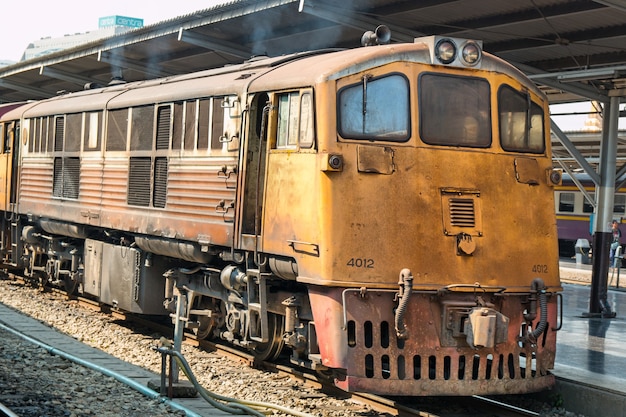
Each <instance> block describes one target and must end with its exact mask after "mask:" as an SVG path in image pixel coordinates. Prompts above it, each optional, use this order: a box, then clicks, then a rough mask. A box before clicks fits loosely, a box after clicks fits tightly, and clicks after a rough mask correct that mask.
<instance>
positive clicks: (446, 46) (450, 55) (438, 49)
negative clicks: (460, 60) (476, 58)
mask: <svg viewBox="0 0 626 417" xmlns="http://www.w3.org/2000/svg"><path fill="white" fill-rule="evenodd" d="M435 54H436V56H437V59H438V60H439V62H441V63H442V64H449V63H451V62H452V61H454V59H455V58H456V45H455V44H454V42H452V41H451V40H450V39H445V38H444V39H441V40H440V41H439V42H437V45H436V46H435Z"/></svg>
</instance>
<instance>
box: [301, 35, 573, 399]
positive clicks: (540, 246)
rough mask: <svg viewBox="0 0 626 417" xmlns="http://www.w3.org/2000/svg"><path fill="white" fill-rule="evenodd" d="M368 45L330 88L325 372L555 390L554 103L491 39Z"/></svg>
mask: <svg viewBox="0 0 626 417" xmlns="http://www.w3.org/2000/svg"><path fill="white" fill-rule="evenodd" d="M370 49H372V50H373V52H372V53H371V56H370V57H369V59H368V61H367V62H363V61H358V62H355V63H354V65H352V66H351V67H349V68H346V69H344V70H343V71H341V74H340V75H338V76H337V77H336V78H334V79H332V77H330V78H331V80H330V81H329V82H328V85H327V87H328V90H327V91H326V92H325V93H321V94H318V110H319V112H320V114H319V115H318V128H319V129H320V131H319V137H320V138H329V139H328V143H325V144H322V143H321V140H320V149H323V148H324V147H325V146H326V147H327V154H328V163H327V164H325V165H323V167H322V170H323V171H324V178H323V181H322V185H321V187H322V189H323V191H322V193H323V195H324V196H325V198H324V207H323V210H325V211H326V214H327V215H326V216H325V217H324V220H323V224H322V230H323V232H322V234H323V237H322V238H321V242H322V244H321V245H320V248H321V252H322V253H321V255H320V260H321V265H322V267H321V269H320V270H319V271H315V270H313V268H311V269H309V268H308V264H307V262H306V261H303V262H301V263H300V264H299V268H300V274H301V279H302V280H306V279H307V278H306V277H307V276H309V277H311V278H309V282H310V283H312V284H317V285H312V286H311V287H310V288H309V295H310V300H311V308H312V312H313V317H314V320H315V328H316V337H317V342H318V345H319V348H320V355H321V361H322V364H323V365H324V366H325V367H328V368H331V369H333V370H334V371H335V377H336V383H337V385H338V386H340V387H341V388H344V389H346V390H349V391H367V392H377V393H384V394H392V395H473V394H513V393H523V392H532V391H539V390H542V389H545V388H547V387H549V386H551V385H552V384H553V382H554V379H553V376H552V375H550V373H549V370H550V369H551V368H552V366H553V363H554V356H555V347H556V328H557V327H558V323H557V321H558V320H557V317H558V307H559V306H558V301H559V296H558V293H559V292H560V291H561V287H560V282H559V276H558V251H557V239H556V227H555V218H554V211H553V191H554V186H555V185H556V184H558V182H559V180H560V177H559V173H558V172H557V171H553V169H552V163H551V159H550V150H549V140H548V139H549V137H548V133H549V121H548V117H547V116H546V115H547V111H548V107H547V101H546V98H545V97H544V95H543V94H542V93H541V92H539V90H538V89H536V88H535V87H534V86H533V85H532V83H530V82H529V81H527V80H526V79H525V78H524V76H523V75H522V74H521V73H519V72H517V71H516V70H515V69H513V68H512V67H510V66H509V65H507V64H505V63H504V62H502V61H500V60H498V59H496V58H493V57H491V56H489V55H488V54H483V52H482V50H481V49H480V43H478V42H473V41H465V40H460V39H450V38H445V39H439V38H435V37H431V38H428V39H419V40H416V43H415V44H414V45H387V46H374V47H371V48H370ZM326 95H327V96H328V97H335V98H336V107H335V108H334V111H333V110H332V106H329V107H330V108H331V110H330V111H326V112H325V113H324V111H325V110H324V109H322V108H320V107H319V106H320V103H319V97H326ZM324 105H325V104H324ZM322 106H323V105H322ZM335 126H336V131H334V130H333V128H334V127H335ZM323 129H327V130H326V131H324V130H323ZM316 274H317V276H316Z"/></svg>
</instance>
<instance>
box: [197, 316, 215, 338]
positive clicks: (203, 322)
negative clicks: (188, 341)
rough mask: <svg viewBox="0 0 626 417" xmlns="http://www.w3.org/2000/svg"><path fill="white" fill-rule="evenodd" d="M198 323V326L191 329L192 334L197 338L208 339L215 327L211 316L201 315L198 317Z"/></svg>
mask: <svg viewBox="0 0 626 417" xmlns="http://www.w3.org/2000/svg"><path fill="white" fill-rule="evenodd" d="M198 323H200V326H198V327H196V328H194V329H193V332H194V334H195V335H196V337H197V338H198V339H210V338H211V335H212V334H213V329H215V323H214V321H213V320H212V319H211V317H207V316H201V317H198Z"/></svg>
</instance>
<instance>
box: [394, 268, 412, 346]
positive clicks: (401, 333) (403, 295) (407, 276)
mask: <svg viewBox="0 0 626 417" xmlns="http://www.w3.org/2000/svg"><path fill="white" fill-rule="evenodd" d="M398 284H399V285H400V293H399V294H398V298H399V299H400V300H399V302H398V309H397V310H396V315H395V321H394V324H395V326H396V335H397V336H398V339H407V338H408V337H409V331H408V330H407V328H406V325H405V324H404V315H405V313H406V310H407V308H408V306H409V298H411V292H412V291H413V275H412V274H411V270H410V269H408V268H404V269H403V270H402V271H400V279H399V282H398Z"/></svg>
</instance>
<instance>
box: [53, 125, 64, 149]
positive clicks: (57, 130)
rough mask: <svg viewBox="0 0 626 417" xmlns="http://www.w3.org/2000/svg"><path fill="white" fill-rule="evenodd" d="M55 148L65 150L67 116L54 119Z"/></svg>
mask: <svg viewBox="0 0 626 417" xmlns="http://www.w3.org/2000/svg"><path fill="white" fill-rule="evenodd" d="M54 123H55V126H54V150H55V151H59V152H60V151H62V150H63V134H64V132H65V118H63V117H58V118H56V120H55V121H54Z"/></svg>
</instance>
